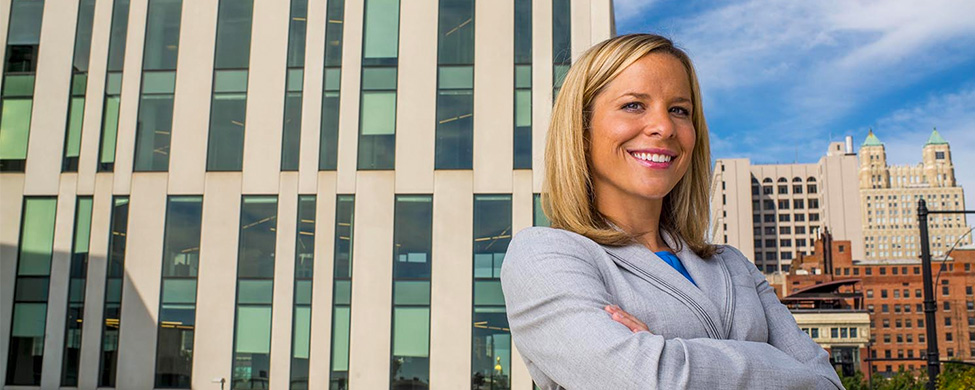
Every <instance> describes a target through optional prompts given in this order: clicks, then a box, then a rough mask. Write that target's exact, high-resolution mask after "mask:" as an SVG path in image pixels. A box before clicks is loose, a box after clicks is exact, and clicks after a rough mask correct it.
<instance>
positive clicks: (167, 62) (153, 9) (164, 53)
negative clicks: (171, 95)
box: [142, 0, 183, 70]
mask: <svg viewBox="0 0 975 390" xmlns="http://www.w3.org/2000/svg"><path fill="white" fill-rule="evenodd" d="M182 8H183V1H182V0H151V1H149V11H148V14H149V16H148V20H147V21H146V42H145V49H144V57H143V64H142V68H143V70H175V69H176V54H177V52H178V50H179V25H180V13H181V12H182Z"/></svg>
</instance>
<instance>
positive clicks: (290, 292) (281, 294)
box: [270, 172, 298, 389]
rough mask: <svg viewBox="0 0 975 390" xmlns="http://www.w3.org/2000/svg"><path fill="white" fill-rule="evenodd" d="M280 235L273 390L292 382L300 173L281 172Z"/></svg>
mask: <svg viewBox="0 0 975 390" xmlns="http://www.w3.org/2000/svg"><path fill="white" fill-rule="evenodd" d="M277 220H278V221H277V228H276V232H277V235H276V237H275V244H274V293H273V294H274V304H273V305H272V314H271V315H272V317H271V319H272V320H271V372H270V376H271V378H270V379H271V383H270V386H271V388H274V389H286V388H288V384H289V383H290V379H291V338H292V335H291V330H292V329H293V328H294V327H293V326H292V313H293V312H294V310H293V308H294V305H293V302H294V289H295V244H296V235H297V228H298V173H297V172H283V173H281V187H280V189H279V190H278V218H277Z"/></svg>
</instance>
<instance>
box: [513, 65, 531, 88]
mask: <svg viewBox="0 0 975 390" xmlns="http://www.w3.org/2000/svg"><path fill="white" fill-rule="evenodd" d="M531 87H532V66H531V65H516V66H515V88H531Z"/></svg>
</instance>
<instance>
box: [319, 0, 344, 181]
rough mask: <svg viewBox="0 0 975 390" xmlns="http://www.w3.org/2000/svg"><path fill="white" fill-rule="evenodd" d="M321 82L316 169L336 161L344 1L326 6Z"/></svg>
mask: <svg viewBox="0 0 975 390" xmlns="http://www.w3.org/2000/svg"><path fill="white" fill-rule="evenodd" d="M326 8H327V9H326V11H325V12H326V14H325V19H327V24H326V25H325V40H326V44H325V82H324V90H323V91H322V128H321V140H320V146H319V156H318V169H320V170H335V168H336V163H337V161H338V134H339V130H338V129H339V89H340V88H339V87H340V84H341V74H342V33H343V30H342V28H343V26H344V25H345V24H344V19H345V0H331V1H329V2H328V3H327V5H326Z"/></svg>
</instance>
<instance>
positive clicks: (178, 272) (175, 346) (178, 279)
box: [123, 196, 203, 388]
mask: <svg viewBox="0 0 975 390" xmlns="http://www.w3.org/2000/svg"><path fill="white" fill-rule="evenodd" d="M202 217H203V197H200V196H170V197H169V201H168V202H167V205H166V231H165V233H164V235H163V259H162V277H163V278H162V288H161V291H160V305H159V335H158V336H157V341H156V342H157V345H156V387H157V388H189V387H190V380H191V378H192V372H193V337H194V326H195V324H196V277H197V274H198V272H199V265H200V263H199V259H200V231H201V230H200V229H201V228H200V223H201V221H202ZM123 245H124V244H123Z"/></svg>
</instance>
